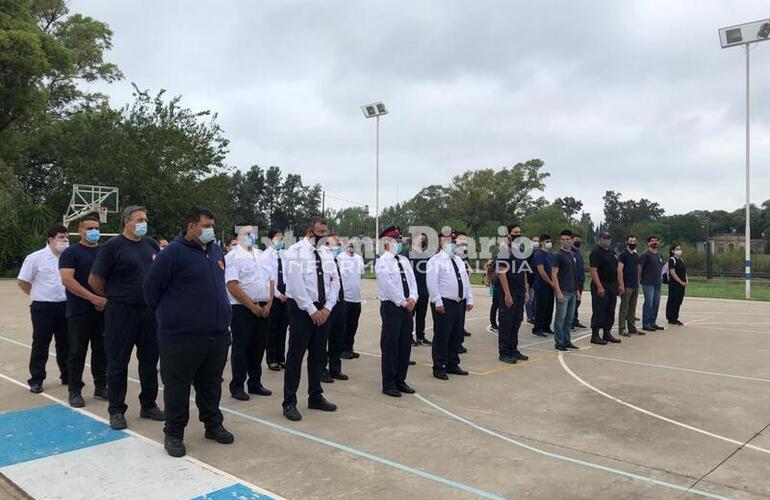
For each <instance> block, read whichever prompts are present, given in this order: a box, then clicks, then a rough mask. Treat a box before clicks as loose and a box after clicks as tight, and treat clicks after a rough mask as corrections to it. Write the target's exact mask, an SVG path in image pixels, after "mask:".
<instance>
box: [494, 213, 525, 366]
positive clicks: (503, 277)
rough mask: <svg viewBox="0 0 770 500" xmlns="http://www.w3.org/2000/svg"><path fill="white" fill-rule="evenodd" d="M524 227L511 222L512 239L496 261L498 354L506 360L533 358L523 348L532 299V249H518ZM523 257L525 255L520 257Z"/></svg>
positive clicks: (504, 361) (509, 238)
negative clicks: (528, 261)
mask: <svg viewBox="0 0 770 500" xmlns="http://www.w3.org/2000/svg"><path fill="white" fill-rule="evenodd" d="M520 236H521V226H519V225H518V224H509V225H508V241H506V242H504V243H503V244H501V245H500V250H499V251H498V255H497V262H496V263H495V266H496V270H497V282H496V283H495V292H494V293H495V300H497V303H498V304H500V312H499V314H500V324H499V329H498V334H497V343H498V355H499V358H498V359H500V361H502V362H503V363H509V364H515V363H516V362H517V361H526V360H527V359H529V357H528V356H525V355H524V354H522V353H521V352H520V351H519V327H520V326H521V320H522V319H523V318H524V304H525V303H526V302H528V301H529V290H528V287H527V272H526V271H527V266H526V265H524V266H523V269H522V264H523V263H524V262H526V260H525V259H526V257H527V255H526V254H527V253H529V252H531V251H532V249H531V248H528V249H524V252H521V249H519V248H517V247H516V245H519V244H520V240H519V237H520ZM517 255H518V256H520V257H521V258H519V257H517Z"/></svg>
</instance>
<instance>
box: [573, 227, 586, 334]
mask: <svg viewBox="0 0 770 500" xmlns="http://www.w3.org/2000/svg"><path fill="white" fill-rule="evenodd" d="M582 245H583V237H582V236H580V233H573V235H572V253H573V254H574V255H575V261H576V262H577V296H576V302H575V318H574V319H573V320H572V327H573V328H585V327H586V325H584V324H583V323H581V322H580V317H579V316H578V311H579V310H580V303H581V302H582V301H583V288H584V287H585V284H586V264H585V259H583V252H582V251H581V250H580V247H581V246H582Z"/></svg>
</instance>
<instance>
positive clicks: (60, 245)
mask: <svg viewBox="0 0 770 500" xmlns="http://www.w3.org/2000/svg"><path fill="white" fill-rule="evenodd" d="M46 241H47V244H46V246H45V247H43V248H42V249H40V250H38V251H36V252H32V253H31V254H29V255H27V257H25V258H24V262H23V263H22V265H21V269H20V270H19V276H18V278H17V281H16V283H17V284H18V285H19V288H21V290H22V291H23V292H24V293H25V294H27V295H29V298H30V299H31V303H30V306H29V311H30V315H31V317H32V350H31V351H30V356H29V374H30V378H29V380H28V381H27V383H29V390H30V391H31V392H33V393H35V394H38V393H41V392H43V381H44V380H45V377H46V371H45V365H46V363H47V362H48V347H49V346H50V345H51V339H52V338H53V339H55V341H56V364H57V365H59V373H60V374H61V383H62V384H64V385H66V384H68V383H69V372H68V370H69V369H68V367H67V355H68V353H69V342H68V340H67V317H66V301H67V296H66V292H65V290H64V285H62V282H61V276H60V275H59V272H58V268H59V256H60V255H61V254H62V252H64V250H66V249H67V247H69V237H68V233H67V228H66V227H64V226H52V227H51V228H49V229H48V232H47V233H46Z"/></svg>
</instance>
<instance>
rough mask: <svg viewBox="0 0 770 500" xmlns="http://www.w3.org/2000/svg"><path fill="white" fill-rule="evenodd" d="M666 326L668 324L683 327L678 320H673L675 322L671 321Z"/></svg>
mask: <svg viewBox="0 0 770 500" xmlns="http://www.w3.org/2000/svg"><path fill="white" fill-rule="evenodd" d="M668 324H669V325H677V326H684V323H682V322H681V321H679V320H678V319H675V320H673V321H669V322H668Z"/></svg>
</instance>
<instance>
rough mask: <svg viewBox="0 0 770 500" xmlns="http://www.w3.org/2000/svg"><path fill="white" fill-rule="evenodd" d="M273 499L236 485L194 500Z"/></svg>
mask: <svg viewBox="0 0 770 500" xmlns="http://www.w3.org/2000/svg"><path fill="white" fill-rule="evenodd" d="M272 498H273V497H271V496H267V495H261V494H259V493H255V492H253V491H251V489H250V488H247V487H246V486H244V485H242V484H234V485H232V486H228V487H227V488H222V489H221V490H217V491H212V492H211V493H206V494H205V495H201V496H199V497H195V498H194V499H193V500H272Z"/></svg>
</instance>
